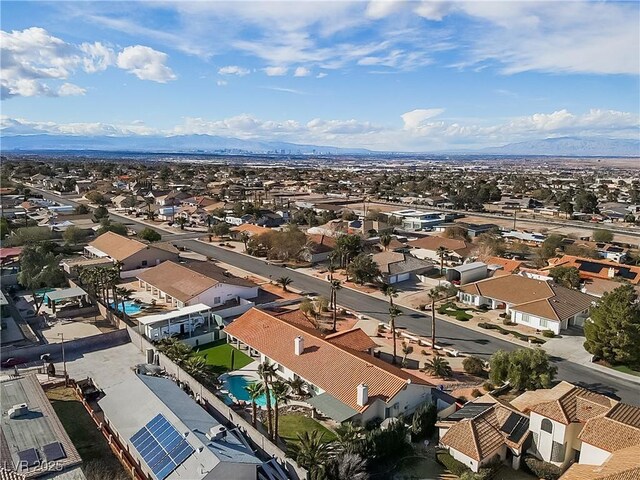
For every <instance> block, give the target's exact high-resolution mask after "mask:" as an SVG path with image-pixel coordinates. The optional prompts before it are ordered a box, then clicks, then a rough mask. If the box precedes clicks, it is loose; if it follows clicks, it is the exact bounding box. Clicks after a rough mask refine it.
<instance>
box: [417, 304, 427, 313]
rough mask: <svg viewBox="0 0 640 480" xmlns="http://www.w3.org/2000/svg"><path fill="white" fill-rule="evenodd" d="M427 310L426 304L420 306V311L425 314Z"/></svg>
mask: <svg viewBox="0 0 640 480" xmlns="http://www.w3.org/2000/svg"><path fill="white" fill-rule="evenodd" d="M426 309H427V305H426V304H425V303H421V304H420V305H418V310H422V311H423V312H424V311H425V310H426Z"/></svg>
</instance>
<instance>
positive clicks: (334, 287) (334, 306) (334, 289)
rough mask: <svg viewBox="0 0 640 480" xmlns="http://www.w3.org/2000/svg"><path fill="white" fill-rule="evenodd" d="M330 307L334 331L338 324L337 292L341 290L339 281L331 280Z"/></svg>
mask: <svg viewBox="0 0 640 480" xmlns="http://www.w3.org/2000/svg"><path fill="white" fill-rule="evenodd" d="M330 285H331V306H332V310H333V331H334V332H335V331H336V326H337V323H338V290H340V289H341V288H342V283H341V282H340V280H337V279H336V280H334V279H331V282H330Z"/></svg>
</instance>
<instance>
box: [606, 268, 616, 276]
mask: <svg viewBox="0 0 640 480" xmlns="http://www.w3.org/2000/svg"><path fill="white" fill-rule="evenodd" d="M607 273H608V275H607V276H608V277H609V278H613V277H615V276H616V269H615V268H613V267H609V271H608V272H607Z"/></svg>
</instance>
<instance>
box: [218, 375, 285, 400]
mask: <svg viewBox="0 0 640 480" xmlns="http://www.w3.org/2000/svg"><path fill="white" fill-rule="evenodd" d="M255 382H256V380H254V379H252V378H249V377H243V376H242V375H231V376H229V377H227V379H226V380H225V382H224V383H225V385H226V387H227V390H228V391H229V393H230V394H231V395H233V398H235V399H236V400H242V401H243V402H247V403H251V399H250V398H249V393H248V392H247V391H246V390H245V387H246V386H248V385H249V384H251V383H255ZM271 398H272V399H273V396H272V397H271ZM256 405H258V406H259V407H265V406H266V405H267V396H266V395H265V394H264V393H263V394H262V395H260V396H259V397H258V399H257V400H256Z"/></svg>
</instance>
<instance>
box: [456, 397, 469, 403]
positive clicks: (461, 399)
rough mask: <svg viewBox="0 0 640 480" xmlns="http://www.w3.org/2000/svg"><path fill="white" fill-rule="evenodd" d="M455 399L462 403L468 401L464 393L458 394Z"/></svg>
mask: <svg viewBox="0 0 640 480" xmlns="http://www.w3.org/2000/svg"><path fill="white" fill-rule="evenodd" d="M457 400H458V401H459V402H462V403H467V402H468V401H469V400H467V397H465V396H464V395H460V396H459V397H458V398H457Z"/></svg>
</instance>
